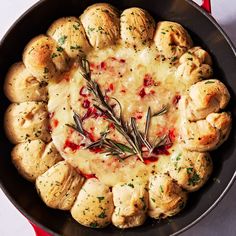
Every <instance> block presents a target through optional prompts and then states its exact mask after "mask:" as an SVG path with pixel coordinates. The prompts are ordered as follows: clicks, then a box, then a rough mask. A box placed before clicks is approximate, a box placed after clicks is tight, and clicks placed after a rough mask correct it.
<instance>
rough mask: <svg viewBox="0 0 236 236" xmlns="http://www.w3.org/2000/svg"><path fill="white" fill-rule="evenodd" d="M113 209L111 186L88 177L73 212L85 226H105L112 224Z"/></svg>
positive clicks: (74, 216) (77, 219) (75, 217)
mask: <svg viewBox="0 0 236 236" xmlns="http://www.w3.org/2000/svg"><path fill="white" fill-rule="evenodd" d="M113 209H114V205H113V201H112V193H111V191H110V189H109V187H108V186H106V185H104V184H103V183H102V182H100V181H99V180H97V179H95V178H92V179H88V180H87V181H86V182H85V184H84V186H83V187H82V189H81V190H80V192H79V195H78V197H77V199H76V201H75V203H74V205H73V207H72V209H71V214H72V217H73V218H74V219H75V220H76V221H78V222H79V223H80V224H82V225H84V226H87V227H92V228H103V227H106V226H107V225H108V224H110V222H111V216H112V212H113Z"/></svg>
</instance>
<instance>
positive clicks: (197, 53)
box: [176, 47, 213, 85]
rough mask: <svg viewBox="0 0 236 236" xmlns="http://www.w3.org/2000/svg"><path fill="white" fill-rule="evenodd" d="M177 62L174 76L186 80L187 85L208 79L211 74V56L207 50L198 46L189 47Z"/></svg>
mask: <svg viewBox="0 0 236 236" xmlns="http://www.w3.org/2000/svg"><path fill="white" fill-rule="evenodd" d="M179 62H180V65H179V67H178V69H177V71H176V77H177V78H178V79H180V80H183V81H186V83H187V84H188V85H192V84H195V83H197V82H199V81H201V80H203V79H208V78H210V77H211V76H212V75H213V70H212V68H211V65H212V60H211V57H210V55H209V54H208V52H206V51H205V50H203V49H202V48H200V47H193V48H191V49H189V50H188V51H187V52H186V53H185V54H183V56H181V57H180V60H179Z"/></svg>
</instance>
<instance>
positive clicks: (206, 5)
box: [201, 0, 211, 14]
mask: <svg viewBox="0 0 236 236" xmlns="http://www.w3.org/2000/svg"><path fill="white" fill-rule="evenodd" d="M201 7H202V8H203V9H204V10H205V11H206V12H207V13H209V14H211V0H202V5H201Z"/></svg>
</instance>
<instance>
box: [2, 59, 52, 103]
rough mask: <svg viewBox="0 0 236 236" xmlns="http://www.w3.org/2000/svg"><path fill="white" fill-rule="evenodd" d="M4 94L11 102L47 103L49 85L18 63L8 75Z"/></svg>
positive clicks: (11, 68)
mask: <svg viewBox="0 0 236 236" xmlns="http://www.w3.org/2000/svg"><path fill="white" fill-rule="evenodd" d="M4 92H5V95H6V96H7V98H8V99H9V100H10V101H11V102H26V101H46V100H47V83H46V82H44V81H39V80H38V79H37V78H35V77H34V76H32V75H31V74H30V73H29V71H28V70H27V69H26V68H25V65H24V64H23V63H22V62H18V63H15V64H13V65H12V66H11V67H10V69H9V71H8V73H7V76H6V79H5V83H4Z"/></svg>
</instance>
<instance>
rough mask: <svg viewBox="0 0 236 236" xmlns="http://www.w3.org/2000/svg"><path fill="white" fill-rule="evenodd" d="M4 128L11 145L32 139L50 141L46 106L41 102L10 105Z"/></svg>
mask: <svg viewBox="0 0 236 236" xmlns="http://www.w3.org/2000/svg"><path fill="white" fill-rule="evenodd" d="M4 127H5V130H6V133H7V136H8V138H9V139H10V141H11V142H12V143H21V142H24V141H26V140H34V139H41V140H43V141H45V142H48V141H50V139H51V137H50V134H49V132H48V111H47V104H45V103H43V102H23V103H12V104H11V105H10V106H9V107H8V109H7V111H6V113H5V125H4Z"/></svg>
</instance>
